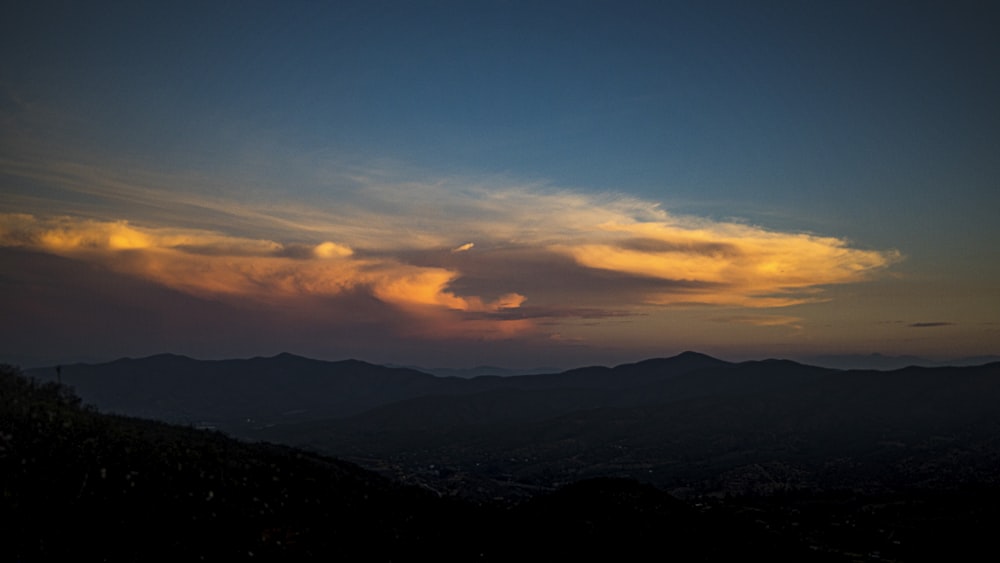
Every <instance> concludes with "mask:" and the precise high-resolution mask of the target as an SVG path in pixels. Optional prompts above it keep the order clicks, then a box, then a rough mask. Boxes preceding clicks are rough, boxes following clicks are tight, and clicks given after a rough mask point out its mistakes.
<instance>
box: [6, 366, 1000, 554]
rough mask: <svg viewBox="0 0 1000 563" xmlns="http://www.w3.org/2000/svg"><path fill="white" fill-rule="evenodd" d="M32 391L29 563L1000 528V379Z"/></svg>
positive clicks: (681, 550) (820, 373)
mask: <svg viewBox="0 0 1000 563" xmlns="http://www.w3.org/2000/svg"><path fill="white" fill-rule="evenodd" d="M29 373H31V375H33V376H34V377H35V378H36V380H37V381H38V382H37V383H31V382H29V381H28V380H26V379H23V378H19V377H16V376H14V375H11V374H6V375H5V378H7V379H9V380H10V381H11V382H14V383H9V384H8V382H7V380H6V379H5V383H4V385H5V387H4V389H5V390H4V394H5V396H4V398H3V409H4V410H3V424H4V426H3V430H2V431H3V434H2V435H0V446H2V447H3V450H2V452H0V455H2V457H0V463H2V464H3V471H4V473H3V475H4V476H5V481H4V503H5V504H4V510H5V511H7V513H8V514H9V515H12V516H13V517H14V518H13V520H12V521H15V522H17V524H16V525H15V527H14V528H13V529H14V530H15V533H14V535H13V536H12V537H15V538H17V541H16V542H14V543H13V544H11V545H14V546H16V550H17V551H16V552H15V553H16V554H18V555H24V554H26V555H27V556H28V557H26V558H27V559H32V558H35V559H38V558H43V559H50V558H53V557H55V556H56V555H66V554H69V553H74V554H75V553H78V551H76V549H78V548H81V546H83V548H85V549H84V550H83V551H84V552H88V550H89V552H90V553H96V554H100V555H102V556H105V557H109V558H111V559H119V560H129V559H149V558H150V557H151V554H152V556H154V557H156V556H160V555H161V554H162V555H163V557H165V558H170V557H173V556H178V557H181V558H187V559H196V558H197V556H199V555H205V556H208V557H210V558H211V557H213V556H214V557H215V558H223V559H226V558H231V557H233V556H245V557H249V553H251V552H252V553H253V554H254V556H255V557H260V556H262V555H264V556H267V555H274V556H279V557H282V558H286V557H290V558H294V559H308V558H329V557H330V556H333V555H337V554H349V555H351V557H352V558H353V559H370V560H390V559H391V560H411V559H415V558H418V557H419V556H422V555H433V556H434V557H435V558H437V559H445V560H448V559H450V560H463V561H464V560H470V559H476V558H481V559H485V560H510V559H525V558H528V559H535V558H538V557H539V556H546V557H548V558H554V559H562V558H567V557H570V556H575V555H593V554H603V555H605V556H607V558H612V557H614V558H619V559H620V558H621V557H622V556H623V555H628V554H633V555H635V557H634V558H638V555H639V554H642V553H644V552H645V551H647V550H652V552H653V553H656V554H659V555H658V557H660V556H663V555H664V554H669V555H672V556H674V557H675V558H676V559H678V560H691V561H699V560H741V559H746V558H749V557H751V556H762V557H765V558H767V559H770V560H795V561H803V560H821V561H878V560H893V561H940V560H962V559H970V558H974V557H973V554H976V553H977V552H978V551H981V550H987V551H992V550H993V548H992V546H991V545H990V541H991V537H992V530H993V529H994V528H995V527H996V526H997V525H998V524H1000V409H997V408H996V405H998V404H1000V364H998V363H994V364H987V365H983V366H977V367H962V368H906V369H901V370H895V371H890V372H880V371H840V370H833V369H825V368H817V367H812V366H806V365H802V364H797V363H794V362H787V361H776V360H770V361H764V362H744V363H739V364H733V363H728V362H724V361H721V360H717V359H714V358H710V357H708V356H704V355H700V354H694V353H685V354H682V355H680V356H677V357H674V358H666V359H655V360H648V361H645V362H639V363H636V364H628V365H623V366H618V367H616V368H603V367H593V368H583V369H579V370H571V371H569V372H564V373H559V374H543V375H526V376H518V377H477V378H473V379H458V378H441V377H434V376H430V375H427V374H423V373H420V372H418V371H414V370H409V369H394V368H387V367H383V366H373V365H371V364H366V363H364V362H356V361H347V362H320V361H316V360H308V359H305V358H299V357H296V356H291V355H287V354H284V355H280V356H276V357H273V358H254V359H251V360H231V361H222V362H199V361H196V360H191V359H189V358H183V357H180V356H156V357H151V358H146V359H142V360H119V361H117V362H112V363H110V364H103V365H95V366H88V365H74V366H65V367H63V368H62V370H61V372H60V373H61V378H62V379H63V380H64V381H66V382H68V383H69V384H71V385H72V386H73V387H74V388H75V390H76V391H77V392H79V393H80V395H81V396H82V397H83V398H84V400H85V401H87V403H91V404H94V405H96V406H97V407H98V408H100V409H102V410H107V411H114V412H118V413H122V414H128V415H141V416H148V417H155V418H159V419H161V420H167V421H172V422H175V423H181V424H182V425H184V426H185V427H180V426H168V425H166V424H163V423H157V422H152V421H148V420H139V419H134V418H127V417H124V416H109V415H99V414H97V413H96V412H95V411H93V410H89V409H87V408H81V407H80V405H79V400H78V399H76V398H75V397H74V396H73V395H72V394H70V393H69V392H67V391H66V389H65V388H62V387H60V386H58V385H55V384H54V383H51V382H50V383H43V382H42V381H44V380H46V379H48V380H51V379H55V376H56V372H55V370H52V369H49V370H35V371H32V372H29ZM8 387H9V388H10V390H8ZM8 393H13V395H10V396H12V397H13V396H17V397H21V396H22V395H23V397H29V396H30V397H34V398H33V399H27V398H23V397H22V398H19V399H17V400H14V401H8V400H7V396H8ZM19 405H20V406H19ZM31 405H33V406H31ZM29 407H30V408H29ZM192 427H212V428H218V429H222V430H224V431H226V432H227V433H229V434H231V435H234V436H237V437H240V438H242V439H243V440H244V442H237V441H235V440H233V439H231V438H228V437H226V436H224V435H222V434H220V433H219V432H217V431H206V430H195V429H194V428H192ZM260 440H265V441H267V442H275V443H284V444H286V445H287V446H276V445H269V444H266V443H262V442H259V441H260ZM249 442H256V443H249ZM288 446H298V447H303V448H306V449H305V450H297V449H291V448H290V447H288ZM308 452H319V453H308ZM320 454H324V455H329V456H336V457H337V458H340V459H346V460H348V461H351V462H355V463H358V464H360V465H363V466H365V467H366V468H368V469H369V470H373V471H376V472H377V473H372V472H369V471H367V470H363V469H361V468H360V467H358V466H356V465H352V464H351V463H347V462H344V461H337V460H335V459H332V458H329V457H324V455H320ZM8 475H9V476H10V477H9V478H8V477H7V476H8ZM150 545H156V546H158V548H157V550H155V551H153V552H151V551H150V548H149V546H150ZM67 546H75V547H72V548H71V547H67ZM108 546H112V547H108ZM60 550H62V551H60ZM168 554H169V557H168ZM661 558H663V557H661Z"/></svg>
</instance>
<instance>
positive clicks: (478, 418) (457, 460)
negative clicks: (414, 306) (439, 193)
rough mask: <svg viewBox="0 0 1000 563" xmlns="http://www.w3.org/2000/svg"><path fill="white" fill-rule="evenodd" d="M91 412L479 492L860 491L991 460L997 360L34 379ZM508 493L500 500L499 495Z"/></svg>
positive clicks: (319, 365)
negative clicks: (564, 486)
mask: <svg viewBox="0 0 1000 563" xmlns="http://www.w3.org/2000/svg"><path fill="white" fill-rule="evenodd" d="M28 374H29V375H32V376H34V377H37V378H40V379H47V380H52V379H54V378H56V377H59V378H61V380H62V381H63V382H64V383H66V384H68V385H70V386H71V387H72V388H74V389H75V390H76V392H77V393H78V394H79V395H80V396H81V397H83V399H84V401H86V402H88V403H91V404H93V405H96V406H97V407H98V408H100V409H101V410H105V411H108V412H115V413H121V414H127V415H132V416H141V417H147V418H155V419H159V420H165V421H169V422H174V423H181V424H187V425H193V426H198V427H209V428H217V429H220V430H223V431H225V432H228V433H230V434H232V435H234V436H237V437H241V438H244V439H248V440H267V441H272V442H278V443H285V444H291V445H296V446H302V447H307V448H310V449H313V450H316V451H320V452H323V453H326V454H330V455H336V456H338V457H343V458H346V459H349V460H353V461H356V462H359V463H362V464H363V465H366V466H367V467H369V468H373V469H378V470H380V471H382V472H383V473H388V474H394V475H396V476H401V477H405V478H407V479H416V480H418V481H420V482H422V483H423V484H424V485H426V486H432V487H436V488H442V487H443V488H444V489H449V490H450V489H452V488H454V489H455V490H458V489H461V491H460V492H462V493H463V494H468V493H469V492H470V490H469V489H470V487H471V488H472V489H475V490H478V491H479V492H480V494H484V495H497V494H501V495H502V494H511V491H516V488H517V487H543V488H545V487H551V486H553V485H555V484H558V483H563V482H569V481H573V480H577V479H579V478H583V477H601V476H620V477H633V478H639V479H641V480H644V481H648V482H651V483H655V484H658V485H660V486H665V487H669V488H671V490H673V491H674V492H676V493H678V494H684V492H683V491H686V490H691V491H701V492H706V491H727V492H733V493H745V492H748V491H760V490H774V489H780V488H797V487H813V486H815V487H828V486H831V484H844V483H846V482H847V481H848V480H850V479H858V478H862V479H863V480H864V482H865V485H864V486H869V487H873V488H878V487H883V486H889V485H888V484H889V483H892V484H893V485H892V486H896V484H899V483H911V484H912V483H917V482H922V481H927V480H935V479H937V480H949V479H952V478H953V477H954V475H953V473H954V472H962V471H964V472H966V473H969V474H975V475H976V476H977V478H978V477H979V476H980V475H979V473H978V472H980V471H987V469H988V468H990V467H995V465H990V464H995V463H997V462H1000V442H998V440H1000V439H998V438H996V437H997V436H1000V410H998V409H996V405H997V404H1000V363H990V364H984V365H981V366H972V367H940V368H918V367H910V368H904V369H899V370H892V371H874V370H849V371H844V370H836V369H830V368H822V367H817V366H810V365H805V364H800V363H796V362H792V361H788V360H765V361H750V362H740V363H733V362H726V361H723V360H719V359H716V358H712V357H710V356H706V355H703V354H698V353H695V352H685V353H683V354H680V355H678V356H674V357H671V358H657V359H650V360H645V361H642V362H637V363H633V364H624V365H620V366H617V367H613V368H608V367H596V366H595V367H587V368H579V369H574V370H568V371H564V372H561V373H550V374H537V375H522V376H513V377H500V376H480V377H474V378H458V377H437V376H433V375H430V374H426V373H422V372H419V371H416V370H413V369H408V368H392V367H385V366H378V365H373V364H368V363H365V362H361V361H357V360H346V361H340V362H326V361H319V360H310V359H307V358H302V357H298V356H294V355H291V354H280V355H278V356H274V357H270V358H252V359H246V360H224V361H199V360H193V359H190V358H186V357H182V356H175V355H159V356H152V357H149V358H143V359H136V360H133V359H123V360H118V361H115V362H110V363H106V364H97V365H87V364H77V365H69V366H63V367H62V368H61V370H60V372H59V373H58V374H57V373H56V370H55V369H54V368H47V369H39V370H30V371H29V372H28ZM512 487H513V488H512Z"/></svg>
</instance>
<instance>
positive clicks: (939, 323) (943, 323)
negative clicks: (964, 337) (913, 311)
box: [907, 321, 955, 328]
mask: <svg viewBox="0 0 1000 563" xmlns="http://www.w3.org/2000/svg"><path fill="white" fill-rule="evenodd" d="M954 324H955V323H950V322H947V321H933V322H926V323H910V324H908V325H907V326H908V327H910V328H934V327H939V326H952V325H954Z"/></svg>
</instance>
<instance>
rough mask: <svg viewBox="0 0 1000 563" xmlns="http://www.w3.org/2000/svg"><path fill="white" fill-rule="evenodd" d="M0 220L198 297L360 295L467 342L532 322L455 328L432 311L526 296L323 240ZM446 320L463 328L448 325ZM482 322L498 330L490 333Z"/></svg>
mask: <svg viewBox="0 0 1000 563" xmlns="http://www.w3.org/2000/svg"><path fill="white" fill-rule="evenodd" d="M0 219H2V220H0V246H19V247H26V248H31V249H34V250H39V251H43V252H49V253H52V254H57V255H61V256H66V257H71V258H77V259H82V260H87V261H91V262H97V263H100V264H103V265H104V266H106V267H108V268H110V269H112V270H115V271H117V272H120V273H126V274H130V275H134V276H137V277H141V278H144V279H147V280H150V281H153V282H156V283H159V284H162V285H164V286H167V287H170V288H173V289H176V290H179V291H183V292H186V293H190V294H194V295H198V296H203V297H210V298H223V299H227V298H235V299H237V300H247V299H249V300H254V301H258V302H263V303H270V304H280V303H283V302H287V301H289V300H292V299H295V298H301V297H329V296H337V295H341V294H343V293H345V292H348V291H352V290H358V289H361V290H364V291H366V292H368V293H369V294H370V295H372V296H374V297H375V298H377V299H379V300H381V301H383V302H385V303H387V304H390V305H393V306H396V307H398V308H399V309H401V310H403V311H406V312H408V313H410V314H414V315H419V316H423V317H433V318H434V319H435V320H436V322H435V323H434V326H437V327H438V328H439V329H441V330H442V331H444V332H448V333H449V334H450V335H451V336H455V335H460V334H463V330H464V334H466V335H467V336H470V337H480V336H482V335H483V334H511V333H513V332H518V331H521V330H526V329H528V328H529V327H530V325H531V323H530V321H526V322H518V323H512V322H509V321H504V320H502V319H495V320H494V319H476V320H474V321H469V322H462V319H461V318H460V317H455V316H451V317H442V316H440V315H437V313H436V312H435V309H437V310H452V311H460V312H497V311H501V310H504V309H510V308H516V307H519V306H520V305H521V303H523V302H524V299H525V298H524V296H522V295H518V294H514V293H511V294H507V295H503V296H501V297H500V298H499V299H497V300H495V301H493V302H484V301H483V300H482V299H481V298H480V297H476V296H469V297H462V296H458V295H456V294H455V293H453V292H452V291H450V290H449V284H450V283H451V282H452V281H453V280H455V278H457V277H458V273H457V272H454V271H451V270H448V269H444V268H435V267H420V266H413V265H409V264H403V263H399V262H397V261H395V260H392V259H388V258H357V257H355V256H354V252H353V250H352V249H351V248H350V247H349V246H347V245H344V244H339V243H335V242H330V241H326V242H322V243H319V244H317V245H315V246H313V247H312V248H311V251H310V252H302V251H298V250H295V247H294V246H286V245H282V244H280V243H277V242H274V241H268V240H256V239H247V238H239V237H227V236H224V235H220V234H218V233H212V232H208V231H196V230H181V229H167V228H159V229H153V228H143V227H137V226H134V225H131V224H129V223H127V222H124V221H114V222H102V221H93V220H76V219H72V218H68V217H61V218H56V219H49V220H43V219H37V218H35V217H33V216H30V215H23V214H22V215H13V214H11V215H2V216H0ZM289 249H292V250H291V251H290V250H289ZM446 320H447V321H449V322H451V323H452V324H458V325H461V326H462V327H464V328H463V329H462V330H458V329H457V328H456V329H455V330H451V329H447V328H446V327H445V326H444V325H445V324H446V323H445V322H444V321H446ZM491 324H496V325H497V326H496V327H492V328H491V327H490V326H489V325H491ZM452 333H454V334H452Z"/></svg>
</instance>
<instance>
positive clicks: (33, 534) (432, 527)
mask: <svg viewBox="0 0 1000 563" xmlns="http://www.w3.org/2000/svg"><path fill="white" fill-rule="evenodd" d="M0 425H2V426H0V427H2V431H0V432H2V434H0V475H2V477H3V485H2V486H3V496H2V503H0V512H2V516H3V522H4V523H5V524H4V526H5V527H4V537H5V539H4V544H3V546H2V548H0V550H2V552H3V559H4V560H9V561H57V560H70V559H72V560H80V559H83V560H93V559H96V560H106V561H149V560H185V561H195V560H224V561H229V560H234V559H239V560H247V559H255V560H259V559H262V558H263V559H265V560H267V559H271V560H275V559H277V560H283V561H284V560H309V559H321V560H332V559H336V558H344V559H346V560H351V561H415V560H425V559H429V558H433V560H438V561H441V560H444V561H449V560H450V561H471V560H487V561H489V560H493V561H498V560H499V561H506V560H532V559H535V560H537V559H539V558H541V557H544V556H551V557H570V556H582V555H584V554H589V555H595V554H604V555H607V556H622V555H630V554H631V555H633V556H638V555H639V554H642V553H650V552H652V553H657V552H662V551H663V550H668V551H669V552H670V553H671V554H674V555H675V556H677V557H680V558H682V559H684V560H691V561H711V560H731V559H732V558H734V557H737V556H742V555H745V554H751V555H752V554H757V555H761V556H765V557H771V558H772V559H773V558H777V559H798V558H799V557H800V556H801V555H807V554H806V553H803V552H801V551H800V550H799V549H798V547H797V546H795V545H793V544H788V545H785V544H782V543H781V542H780V541H779V540H780V538H778V537H777V536H774V535H773V534H769V533H767V532H766V531H764V530H763V529H761V528H760V526H757V525H755V524H754V523H753V522H752V521H747V520H741V519H739V518H729V517H724V518H718V517H714V516H711V515H703V514H700V513H698V512H697V511H695V510H694V509H693V508H691V507H690V506H688V505H686V504H683V503H681V502H680V501H677V500H676V499H673V498H672V497H670V496H669V495H667V494H665V493H663V492H661V491H659V490H657V489H655V488H653V487H650V486H645V485H640V484H638V483H636V482H634V481H624V480H615V479H604V480H594V481H589V482H583V483H579V484H576V485H574V486H571V487H566V488H564V489H561V490H560V491H558V492H557V493H555V494H553V495H549V496H541V497H539V498H537V499H534V500H532V501H529V502H525V503H521V504H519V505H516V506H512V505H508V504H488V503H486V504H484V503H475V504H474V503H471V502H468V501H464V500H460V499H448V498H439V497H438V496H436V495H433V494H431V493H430V492H428V491H427V490H426V489H423V488H418V487H412V486H403V485H399V484H396V483H393V482H391V481H389V480H387V479H385V478H383V477H380V476H378V475H376V474H374V473H371V472H369V471H366V470H363V469H361V468H359V467H357V466H355V465H353V464H350V463H346V462H341V461H337V460H334V459H330V458H326V457H322V456H318V455H315V454H310V453H307V452H304V451H301V450H296V449H292V448H288V447H283V446H275V445H269V444H247V443H243V442H238V441H236V440H234V439H231V438H228V437H226V436H224V435H222V434H221V433H218V432H214V431H205V430H195V429H192V428H184V427H178V426H172V425H168V424H165V423H161V422H154V421H149V420H141V419H136V418H129V417H123V416H111V415H105V414H99V413H97V412H95V411H94V410H92V409H89V408H83V407H81V406H80V400H79V399H78V398H77V397H75V396H74V395H73V394H72V393H71V392H70V391H69V390H68V389H67V388H65V387H63V386H61V385H58V384H56V383H52V382H49V383H41V384H40V383H37V382H34V381H30V380H28V379H26V378H24V377H22V376H21V375H20V374H19V373H18V372H17V370H15V369H13V368H9V367H5V368H3V369H2V370H0ZM720 536H726V537H728V538H729V540H728V541H726V542H721V543H720V542H718V541H716V540H717V538H718V537H720Z"/></svg>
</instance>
